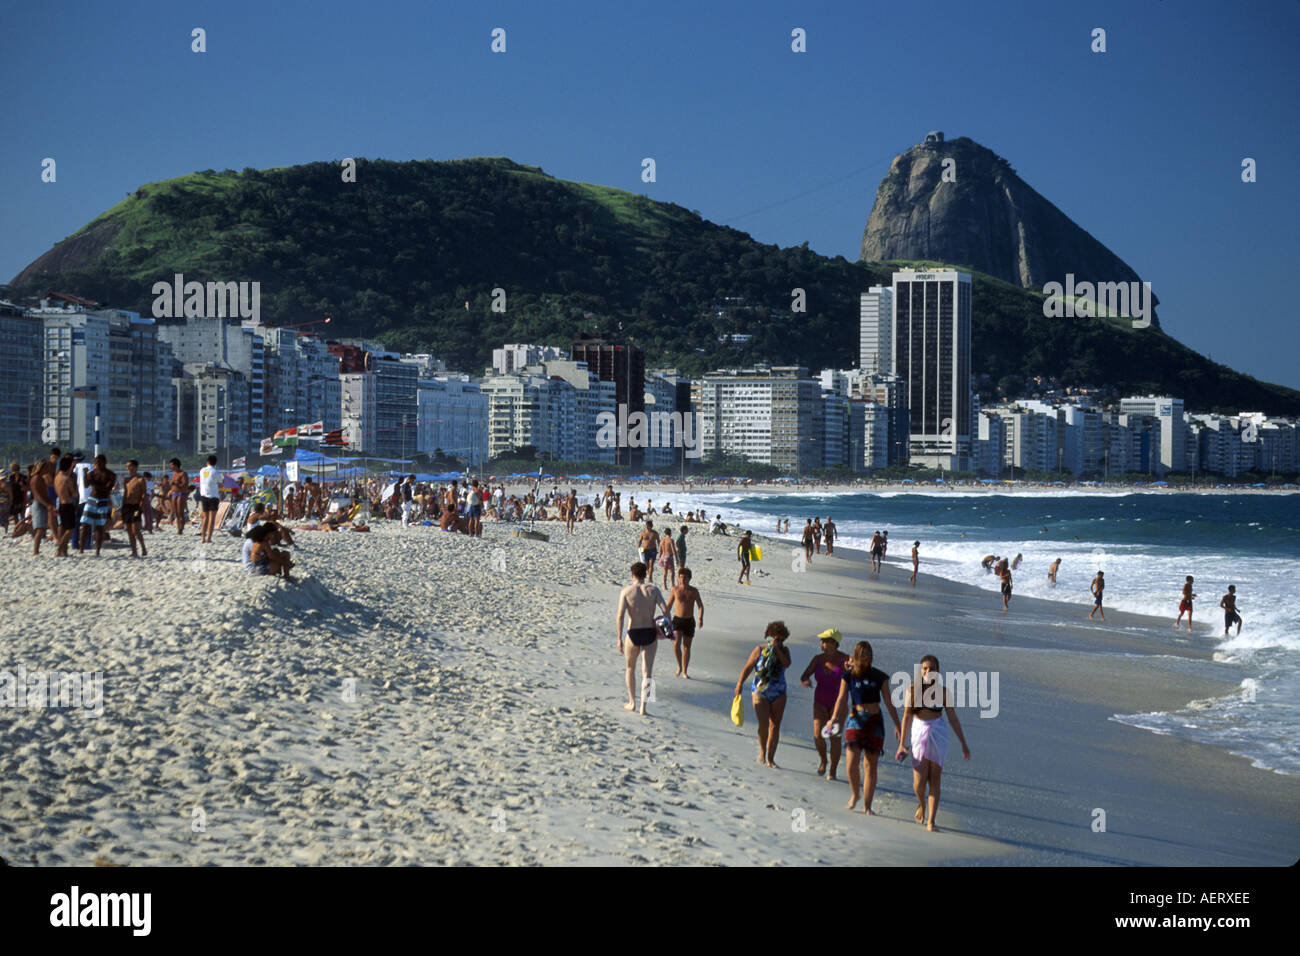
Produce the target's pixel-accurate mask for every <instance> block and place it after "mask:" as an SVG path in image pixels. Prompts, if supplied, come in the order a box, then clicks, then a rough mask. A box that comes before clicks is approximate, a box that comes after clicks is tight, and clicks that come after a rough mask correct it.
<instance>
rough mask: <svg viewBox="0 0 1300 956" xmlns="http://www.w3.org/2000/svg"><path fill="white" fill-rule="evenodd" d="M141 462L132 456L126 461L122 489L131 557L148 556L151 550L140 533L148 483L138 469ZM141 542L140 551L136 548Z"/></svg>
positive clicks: (123, 512)
mask: <svg viewBox="0 0 1300 956" xmlns="http://www.w3.org/2000/svg"><path fill="white" fill-rule="evenodd" d="M139 467H140V463H139V462H138V461H136V460H135V459H134V458H132V459H131V460H130V461H128V462H127V463H126V485H125V486H124V487H123V489H122V526H123V527H124V528H126V540H127V541H128V542H129V543H130V545H131V557H133V558H134V557H148V556H149V551H148V549H146V548H145V546H144V535H143V534H141V533H140V516H141V511H142V509H143V508H144V496H145V491H146V487H147V483H146V482H145V480H144V475H142V474H140V473H139V471H137V469H138V468H139ZM136 542H139V543H140V553H139V554H138V555H137V554H136V550H135V545H136Z"/></svg>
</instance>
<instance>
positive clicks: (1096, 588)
mask: <svg viewBox="0 0 1300 956" xmlns="http://www.w3.org/2000/svg"><path fill="white" fill-rule="evenodd" d="M1104 590H1106V574H1105V572H1104V571H1098V572H1097V576H1096V577H1095V578H1093V579H1092V596H1093V598H1094V599H1095V600H1094V601H1093V603H1092V610H1091V611H1089V612H1088V620H1090V621H1091V620H1092V616H1093V615H1094V614H1096V613H1097V612H1098V611H1101V622H1102V623H1103V624H1105V623H1106V612H1105V611H1102V609H1101V592H1102V591H1104Z"/></svg>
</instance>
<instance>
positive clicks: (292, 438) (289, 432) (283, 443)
mask: <svg viewBox="0 0 1300 956" xmlns="http://www.w3.org/2000/svg"><path fill="white" fill-rule="evenodd" d="M271 441H273V442H275V444H277V445H279V446H280V447H281V448H297V447H298V429H296V428H281V429H280V430H279V431H278V432H276V433H275V434H274V435H272V436H271Z"/></svg>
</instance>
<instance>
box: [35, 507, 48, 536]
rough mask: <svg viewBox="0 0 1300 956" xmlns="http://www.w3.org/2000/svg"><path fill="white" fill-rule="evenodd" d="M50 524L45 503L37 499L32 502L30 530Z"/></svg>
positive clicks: (46, 526)
mask: <svg viewBox="0 0 1300 956" xmlns="http://www.w3.org/2000/svg"><path fill="white" fill-rule="evenodd" d="M49 526H50V512H49V509H48V508H46V507H45V505H43V504H41V503H40V502H39V501H33V502H32V530H34V531H38V530H40V529H41V528H48V527H49Z"/></svg>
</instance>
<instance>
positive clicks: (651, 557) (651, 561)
mask: <svg viewBox="0 0 1300 956" xmlns="http://www.w3.org/2000/svg"><path fill="white" fill-rule="evenodd" d="M657 557H659V549H658V548H655V549H654V550H653V551H642V552H641V560H642V561H644V562H645V566H646V567H647V568H653V567H654V566H655V558H657Z"/></svg>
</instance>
